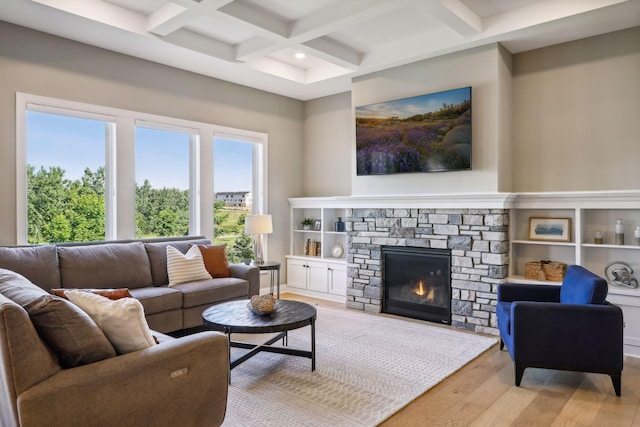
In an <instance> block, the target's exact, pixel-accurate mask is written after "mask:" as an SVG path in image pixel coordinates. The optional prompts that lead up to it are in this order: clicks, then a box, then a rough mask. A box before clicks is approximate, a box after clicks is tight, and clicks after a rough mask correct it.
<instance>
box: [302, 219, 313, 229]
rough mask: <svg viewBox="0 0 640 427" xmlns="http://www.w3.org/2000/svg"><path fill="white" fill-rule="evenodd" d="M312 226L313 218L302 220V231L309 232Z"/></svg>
mask: <svg viewBox="0 0 640 427" xmlns="http://www.w3.org/2000/svg"><path fill="white" fill-rule="evenodd" d="M312 225H313V218H305V219H303V220H302V228H303V229H304V230H311V226H312Z"/></svg>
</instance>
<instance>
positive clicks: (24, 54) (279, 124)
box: [0, 22, 304, 261]
mask: <svg viewBox="0 0 640 427" xmlns="http://www.w3.org/2000/svg"><path fill="white" fill-rule="evenodd" d="M0 40H2V42H1V43H0V200H1V201H2V203H0V244H12V243H15V239H16V168H15V158H16V151H15V139H16V126H15V121H16V115H15V95H16V92H23V93H29V94H34V95H42V96H48V97H54V98H60V99H67V100H72V101H79V102H85V103H90V104H96V105H102V106H108V107H116V108H123V109H127V110H133V111H139V112H144V113H150V114H157V115H163V116H169V117H176V118H181V119H186V120H194V121H200V122H205V123H212V124H216V125H222V126H230V127H235V128H241V129H247V130H252V131H257V132H264V133H267V134H268V135H269V153H268V160H269V164H268V169H269V171H271V173H270V174H269V180H268V196H269V206H268V211H269V213H271V214H272V215H273V219H274V234H273V235H272V237H270V246H269V249H270V258H272V259H274V260H281V261H284V255H285V254H286V253H288V252H289V244H288V241H289V240H288V235H289V234H288V228H289V204H288V201H287V198H288V197H292V196H299V195H301V194H302V191H303V190H302V180H303V179H302V178H303V174H302V170H303V164H302V139H303V118H304V117H303V115H304V104H303V102H301V101H297V100H294V99H291V98H286V97H283V96H279V95H274V94H271V93H267V92H263V91H259V90H255V89H251V88H247V87H244V86H239V85H235V84H231V83H228V82H224V81H221V80H216V79H212V78H209V77H205V76H201V75H197V74H194V73H189V72H186V71H181V70H177V69H175V68H171V67H167V66H163V65H158V64H155V63H152V62H148V61H143V60H140V59H136V58H132V57H129V56H125V55H121V54H118V53H114V52H110V51H106V50H103V49H99V48H95V47H91V46H87V45H84V44H80V43H76V42H73V41H69V40H66V39H62V38H59V37H54V36H50V35H47V34H44V33H40V32H36V31H32V30H29V29H25V28H22V27H18V26H14V25H11V24H7V23H3V22H0ZM274 171H275V172H274ZM118 237H131V236H118Z"/></svg>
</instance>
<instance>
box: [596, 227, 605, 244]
mask: <svg viewBox="0 0 640 427" xmlns="http://www.w3.org/2000/svg"><path fill="white" fill-rule="evenodd" d="M593 243H595V244H596V245H601V244H602V243H604V240H603V239H602V233H601V232H600V231H599V230H598V231H596V234H595V236H594V237H593Z"/></svg>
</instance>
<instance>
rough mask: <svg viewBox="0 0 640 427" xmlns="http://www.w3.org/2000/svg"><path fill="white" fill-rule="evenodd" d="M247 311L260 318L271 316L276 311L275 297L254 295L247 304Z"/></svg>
mask: <svg viewBox="0 0 640 427" xmlns="http://www.w3.org/2000/svg"><path fill="white" fill-rule="evenodd" d="M247 307H249V310H251V311H253V312H254V313H255V314H259V315H261V316H264V315H267V314H271V313H273V312H274V311H276V297H274V296H273V294H266V295H262V296H260V295H254V296H252V297H251V300H250V301H249V304H247Z"/></svg>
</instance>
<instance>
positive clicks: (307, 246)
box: [304, 239, 311, 256]
mask: <svg viewBox="0 0 640 427" xmlns="http://www.w3.org/2000/svg"><path fill="white" fill-rule="evenodd" d="M310 248H311V239H307V240H306V241H305V242H304V254H305V255H306V256H308V255H309V249H310Z"/></svg>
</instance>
